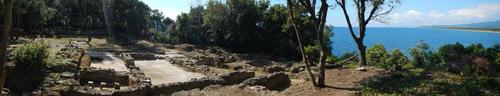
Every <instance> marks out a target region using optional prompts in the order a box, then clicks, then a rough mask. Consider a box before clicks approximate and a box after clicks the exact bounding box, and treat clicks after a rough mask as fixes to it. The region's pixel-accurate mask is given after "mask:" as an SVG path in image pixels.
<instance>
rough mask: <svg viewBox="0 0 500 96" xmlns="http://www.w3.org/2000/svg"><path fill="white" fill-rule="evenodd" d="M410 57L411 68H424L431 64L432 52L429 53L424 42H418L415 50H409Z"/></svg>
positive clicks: (427, 46)
mask: <svg viewBox="0 0 500 96" xmlns="http://www.w3.org/2000/svg"><path fill="white" fill-rule="evenodd" d="M410 55H411V57H412V62H411V65H413V66H426V65H429V64H431V63H432V62H431V58H432V52H431V51H429V45H427V44H426V43H424V42H419V43H418V44H417V46H416V47H415V48H411V49H410Z"/></svg>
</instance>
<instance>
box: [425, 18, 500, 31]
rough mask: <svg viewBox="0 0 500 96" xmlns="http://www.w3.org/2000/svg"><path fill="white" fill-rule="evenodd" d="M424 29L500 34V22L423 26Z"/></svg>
mask: <svg viewBox="0 0 500 96" xmlns="http://www.w3.org/2000/svg"><path fill="white" fill-rule="evenodd" d="M422 27H430V28H445V29H458V30H477V31H489V32H500V20H497V21H488V22H479V23H470V24H457V25H430V26H422Z"/></svg>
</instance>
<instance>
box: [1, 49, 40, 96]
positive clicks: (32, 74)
mask: <svg viewBox="0 0 500 96" xmlns="http://www.w3.org/2000/svg"><path fill="white" fill-rule="evenodd" d="M47 48H48V46H47V45H46V44H44V43H42V42H29V43H26V44H24V45H23V46H21V47H19V48H16V49H15V50H14V51H13V62H14V64H15V65H16V66H15V69H14V72H13V73H12V74H14V75H15V76H13V77H12V79H10V80H11V82H12V83H11V84H18V85H12V86H9V87H10V89H11V90H15V91H19V92H25V91H30V90H32V89H34V88H36V87H37V86H38V85H39V84H40V82H41V81H42V78H43V76H44V73H45V72H44V71H43V70H44V66H45V65H46V64H47V58H48V57H49V51H48V50H47Z"/></svg>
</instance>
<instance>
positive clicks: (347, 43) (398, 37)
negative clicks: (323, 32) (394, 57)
mask: <svg viewBox="0 0 500 96" xmlns="http://www.w3.org/2000/svg"><path fill="white" fill-rule="evenodd" d="M354 29H356V28H354ZM354 31H355V32H357V30H354ZM330 40H331V45H332V53H333V54H334V55H336V56H340V55H342V54H344V53H348V52H353V51H354V52H357V47H356V43H355V42H354V39H353V38H352V37H351V35H350V33H349V30H348V28H347V27H335V28H334V29H333V32H332V35H331V37H330ZM419 42H424V43H427V44H428V45H429V46H430V50H432V51H435V50H437V49H438V48H439V47H440V46H443V45H444V44H455V43H457V42H459V43H461V44H463V45H464V46H468V45H470V44H478V43H481V44H482V45H483V46H484V47H491V46H493V45H495V44H500V32H482V31H471V30H452V29H438V28H367V31H366V37H365V39H364V43H365V45H366V46H367V48H370V47H371V46H373V45H374V44H383V45H384V46H385V48H386V50H388V51H392V50H394V49H400V50H401V51H402V52H403V53H404V54H405V55H409V50H410V48H414V47H415V46H416V45H417V44H418V43H419Z"/></svg>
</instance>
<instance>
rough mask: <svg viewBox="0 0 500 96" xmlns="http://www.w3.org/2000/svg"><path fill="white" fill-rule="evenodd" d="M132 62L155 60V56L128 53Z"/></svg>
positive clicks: (151, 54)
mask: <svg viewBox="0 0 500 96" xmlns="http://www.w3.org/2000/svg"><path fill="white" fill-rule="evenodd" d="M129 54H130V56H131V57H132V58H134V60H155V59H156V56H155V54H153V53H129Z"/></svg>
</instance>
